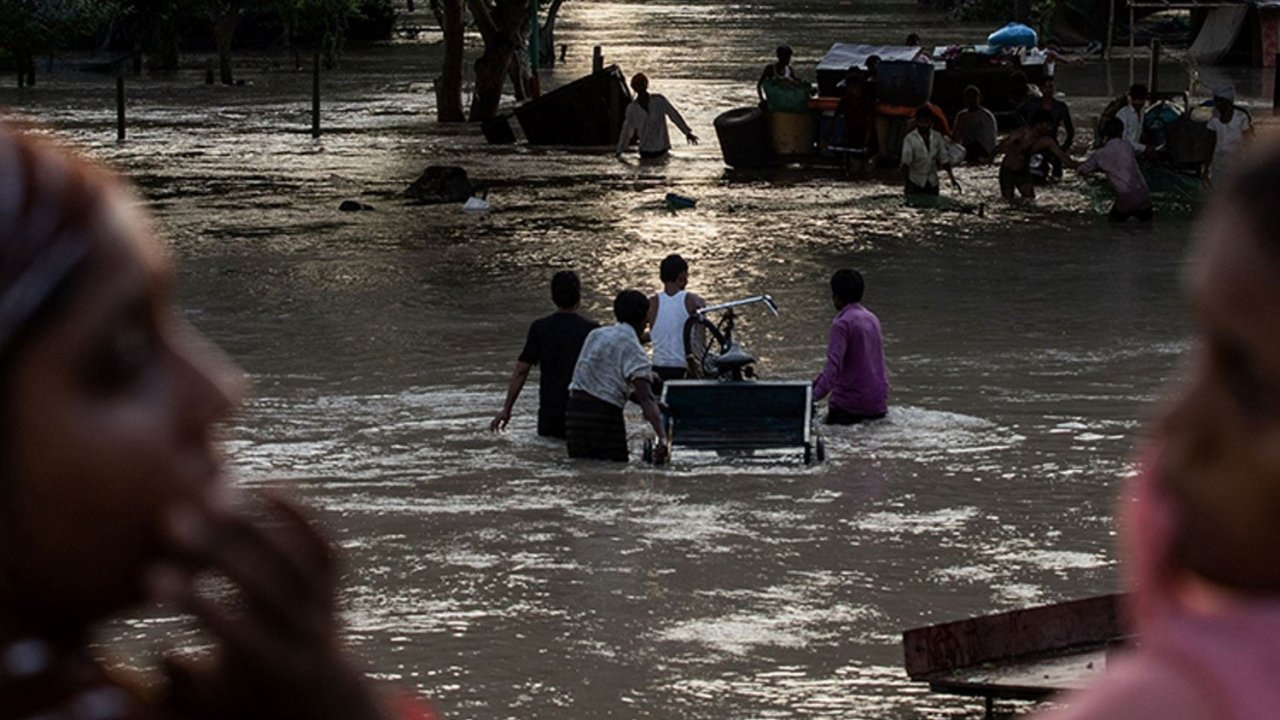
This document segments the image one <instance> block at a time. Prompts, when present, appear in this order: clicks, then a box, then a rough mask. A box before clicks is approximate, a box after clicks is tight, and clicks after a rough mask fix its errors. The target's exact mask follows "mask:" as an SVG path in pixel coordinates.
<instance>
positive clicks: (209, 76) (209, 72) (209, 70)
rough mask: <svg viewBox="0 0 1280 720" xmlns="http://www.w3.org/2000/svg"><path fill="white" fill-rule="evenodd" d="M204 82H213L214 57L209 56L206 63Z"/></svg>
mask: <svg viewBox="0 0 1280 720" xmlns="http://www.w3.org/2000/svg"><path fill="white" fill-rule="evenodd" d="M204 84H205V85H212V84H213V58H209V60H208V61H207V62H206V63H205V65H204Z"/></svg>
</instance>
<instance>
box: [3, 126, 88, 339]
mask: <svg viewBox="0 0 1280 720" xmlns="http://www.w3.org/2000/svg"><path fill="white" fill-rule="evenodd" d="M91 175H92V172H91V171H90V170H89V167H88V166H87V164H85V163H80V162H78V161H75V160H73V159H71V158H70V157H69V156H67V155H65V154H63V153H59V152H57V151H54V150H52V149H51V148H49V147H48V143H45V142H42V141H38V140H35V139H32V138H31V137H29V136H24V135H20V134H18V133H17V132H16V131H15V130H14V129H12V128H10V127H8V126H6V125H5V124H3V123H0V358H3V357H4V356H6V355H7V354H8V352H9V351H10V350H12V347H11V343H12V342H13V340H14V338H15V336H16V335H17V334H18V333H19V332H20V331H21V330H22V329H23V327H24V326H25V325H26V324H27V323H28V322H30V321H31V320H32V318H34V317H35V316H36V315H37V314H38V313H39V312H40V310H41V309H43V308H44V307H45V305H46V304H47V303H48V302H49V301H50V299H51V298H52V297H53V296H54V294H55V291H56V290H57V289H58V288H59V287H60V286H61V284H62V283H63V282H64V281H65V280H66V279H67V278H68V277H69V276H70V275H71V273H72V271H73V270H74V269H75V268H76V267H78V266H79V265H80V263H81V262H82V261H83V260H84V258H85V256H86V255H87V254H88V249H89V243H88V241H87V237H86V235H87V234H86V233H85V232H82V231H83V230H85V229H87V226H88V225H89V224H90V223H91V222H92V218H93V217H94V216H95V215H96V211H97V209H98V208H99V207H100V203H99V200H100V198H101V196H102V193H101V190H100V189H99V188H96V187H95V184H94V183H93V182H92V179H91Z"/></svg>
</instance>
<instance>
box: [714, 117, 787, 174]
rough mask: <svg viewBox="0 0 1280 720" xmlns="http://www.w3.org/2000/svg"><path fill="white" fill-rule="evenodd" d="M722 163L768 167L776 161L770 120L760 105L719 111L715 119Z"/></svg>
mask: <svg viewBox="0 0 1280 720" xmlns="http://www.w3.org/2000/svg"><path fill="white" fill-rule="evenodd" d="M715 126H716V137H717V138H719V140H720V153H721V154H722V155H724V164H725V165H728V166H729V167H733V168H759V167H769V166H770V165H773V164H774V163H775V159H774V156H773V140H772V138H771V137H770V135H769V123H768V121H767V120H766V119H765V116H764V112H763V111H762V110H761V109H760V108H759V107H745V108H737V109H736V110H730V111H728V112H726V113H721V114H720V116H719V117H717V118H716V121H715Z"/></svg>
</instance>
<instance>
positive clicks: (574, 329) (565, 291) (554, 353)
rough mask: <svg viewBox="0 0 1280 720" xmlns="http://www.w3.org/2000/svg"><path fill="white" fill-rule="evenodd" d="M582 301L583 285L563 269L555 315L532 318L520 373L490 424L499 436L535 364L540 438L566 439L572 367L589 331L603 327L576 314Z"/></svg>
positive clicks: (555, 291) (556, 281) (554, 296)
mask: <svg viewBox="0 0 1280 720" xmlns="http://www.w3.org/2000/svg"><path fill="white" fill-rule="evenodd" d="M581 300H582V284H581V283H580V282H579V280H578V276H577V274H575V273H574V272H573V271H572V270H561V271H560V272H558V273H556V274H555V275H553V276H552V277H551V301H552V302H554V303H555V304H556V311H555V312H553V313H551V314H550V315H548V316H546V317H544V318H540V319H538V320H534V321H533V324H532V325H530V326H529V334H528V336H527V337H526V338H525V341H524V350H522V351H520V358H519V359H518V360H516V369H515V371H514V372H512V373H511V381H510V382H509V383H508V384H507V400H506V402H505V403H503V405H502V412H500V413H498V414H497V416H495V417H494V418H493V422H491V423H489V430H491V431H493V432H498V431H499V430H502V429H505V428H506V427H507V423H508V422H511V409H512V408H513V407H515V404H516V398H518V397H520V391H521V390H522V389H524V384H525V381H526V380H528V379H529V371H530V370H532V369H533V366H534V365H541V366H542V376H541V377H540V378H539V381H538V434H539V435H543V436H546V437H555V438H561V439H563V438H564V436H565V429H564V413H565V407H566V406H567V405H568V403H569V381H570V380H571V379H572V378H573V366H574V365H575V364H577V362H578V353H579V351H581V350H582V343H583V342H584V341H586V339H587V333H590V332H591V331H592V330H594V329H596V328H597V327H599V325H598V324H597V323H596V322H595V321H593V320H589V319H587V318H585V317H582V316H581V315H579V314H578V304H579V303H580V302H581Z"/></svg>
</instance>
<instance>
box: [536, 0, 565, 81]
mask: <svg viewBox="0 0 1280 720" xmlns="http://www.w3.org/2000/svg"><path fill="white" fill-rule="evenodd" d="M563 4H564V0H551V4H550V5H548V6H547V16H546V19H545V20H543V21H542V23H541V25H539V27H538V66H539V67H555V64H556V17H557V16H559V14H560V6H561V5H563Z"/></svg>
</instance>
